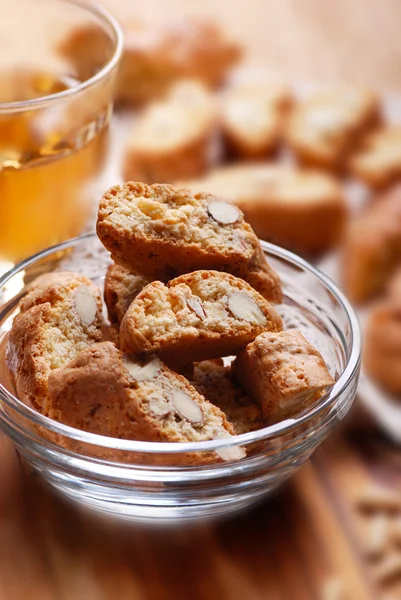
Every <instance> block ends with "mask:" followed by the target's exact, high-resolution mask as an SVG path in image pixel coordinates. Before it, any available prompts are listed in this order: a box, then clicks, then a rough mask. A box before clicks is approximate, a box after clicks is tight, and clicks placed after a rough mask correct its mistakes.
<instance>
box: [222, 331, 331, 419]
mask: <svg viewBox="0 0 401 600" xmlns="http://www.w3.org/2000/svg"><path fill="white" fill-rule="evenodd" d="M234 372H235V376H236V377H237V379H238V381H239V382H240V384H241V385H242V386H243V388H244V389H245V390H246V391H247V392H248V393H249V395H250V396H251V398H253V400H255V401H256V402H258V404H259V405H260V407H261V409H262V412H263V415H264V417H265V418H266V419H268V421H269V422H270V423H277V422H278V421H282V420H284V419H288V418H290V417H294V416H295V415H297V414H298V413H300V412H302V411H303V410H305V409H307V408H308V407H309V406H311V405H312V404H314V403H315V402H316V401H317V400H318V399H319V398H320V397H321V396H322V394H323V393H324V392H325V391H326V390H327V388H328V387H330V386H332V385H333V383H334V380H333V378H332V376H331V375H330V373H329V371H328V369H327V366H326V364H325V362H324V360H323V358H322V356H321V354H320V353H319V352H318V351H317V350H316V348H314V347H313V346H312V345H311V344H310V343H309V342H308V341H307V340H306V339H305V338H304V336H303V335H302V334H301V333H300V332H299V331H297V330H290V331H284V332H279V333H275V332H268V333H263V334H261V335H259V336H258V337H257V338H256V339H255V341H254V342H252V343H251V344H248V346H247V347H246V348H245V349H244V350H242V351H241V352H240V353H239V354H238V356H237V358H236V359H235V361H234Z"/></svg>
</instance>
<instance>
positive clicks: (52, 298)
mask: <svg viewBox="0 0 401 600" xmlns="http://www.w3.org/2000/svg"><path fill="white" fill-rule="evenodd" d="M37 283H38V285H37V287H35V284H31V288H32V289H31V291H30V292H29V293H28V294H27V295H26V296H25V297H24V298H23V299H22V301H21V303H20V311H21V312H20V313H19V314H18V315H17V316H16V317H15V318H14V321H13V324H12V328H11V331H10V334H9V340H8V347H7V364H8V367H9V369H10V372H11V375H12V377H13V380H14V384H15V387H16V390H17V393H18V397H19V399H20V400H22V401H23V402H25V403H26V404H28V405H29V406H32V407H34V408H36V409H37V410H39V411H40V412H42V413H45V414H47V411H48V406H47V386H48V378H49V375H50V373H51V371H52V370H54V369H57V368H59V367H61V366H63V365H64V364H66V363H67V362H68V361H69V360H71V359H73V358H74V357H75V356H76V355H77V354H78V352H80V351H81V350H84V349H85V348H87V347H88V346H90V345H91V344H94V343H95V342H99V341H101V339H102V331H101V326H102V299H101V295H100V291H99V290H98V288H97V287H96V286H95V285H94V284H93V283H92V282H91V281H90V280H89V279H87V278H86V277H83V276H81V275H76V274H74V273H60V274H57V276H56V275H55V276H54V277H47V278H40V279H39V281H38V282H37Z"/></svg>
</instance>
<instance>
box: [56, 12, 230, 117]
mask: <svg viewBox="0 0 401 600" xmlns="http://www.w3.org/2000/svg"><path fill="white" fill-rule="evenodd" d="M122 27H123V30H124V38H125V39H124V42H125V44H124V52H123V56H122V59H121V64H120V67H119V71H118V74H117V86H116V101H117V102H118V103H123V104H134V105H143V104H145V103H147V102H149V101H151V100H154V99H155V98H159V97H161V96H162V95H163V94H164V93H165V92H166V90H168V89H169V87H170V86H171V85H172V84H173V83H175V82H177V81H179V80H180V79H182V78H187V77H191V78H195V79H198V80H199V81H200V82H202V83H204V84H205V85H207V86H208V87H215V86H218V85H220V83H222V82H223V81H224V79H225V78H226V76H227V74H228V72H229V70H230V69H231V67H232V66H234V64H235V63H236V62H237V61H238V60H239V58H240V56H241V48H240V46H239V45H238V44H237V43H236V42H234V41H232V40H231V39H230V38H229V37H228V36H227V35H226V34H225V32H224V31H223V30H222V29H220V28H219V27H218V26H217V25H215V24H214V23H213V22H211V21H207V20H202V19H199V18H181V19H178V20H175V21H168V22H165V21H164V22H163V23H162V24H156V23H154V22H152V23H150V22H148V23H147V22H139V21H131V22H125V23H124V22H123V23H122ZM59 52H60V53H61V54H62V55H63V57H65V58H67V60H69V61H70V62H71V63H72V64H73V66H74V68H75V71H76V72H77V74H78V76H79V78H80V79H81V80H82V81H84V80H85V79H89V78H90V77H92V76H93V75H94V74H95V73H96V72H98V71H99V70H100V69H102V68H103V67H104V66H105V64H106V62H107V61H108V60H110V58H111V55H112V52H113V48H112V44H111V41H110V38H109V35H108V34H107V33H105V32H104V31H102V30H101V29H100V28H99V27H94V26H83V27H80V28H76V29H75V30H74V31H72V32H71V33H70V35H69V36H68V38H67V39H65V40H64V41H63V43H62V44H61V45H60V47H59Z"/></svg>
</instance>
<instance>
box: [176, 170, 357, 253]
mask: <svg viewBox="0 0 401 600" xmlns="http://www.w3.org/2000/svg"><path fill="white" fill-rule="evenodd" d="M181 185H182V187H186V188H189V189H190V190H191V191H192V192H193V193H194V194H195V193H197V192H200V191H201V190H202V191H203V192H207V193H211V194H215V195H216V196H218V197H221V198H225V199H226V200H230V201H231V202H233V203H234V204H235V205H236V206H238V208H240V209H241V211H242V212H243V213H244V218H245V219H246V220H247V221H248V223H250V225H251V226H252V228H253V230H254V231H255V233H256V235H257V236H258V237H259V238H260V239H262V240H268V241H270V242H273V243H275V244H278V245H279V246H284V247H285V248H289V249H291V250H295V251H296V252H300V253H302V254H308V255H310V254H318V253H322V252H324V251H326V250H328V249H329V248H331V247H332V246H334V245H335V244H336V243H338V241H339V240H340V239H341V236H342V234H343V231H344V227H345V224H346V219H347V205H346V199H345V195H344V192H343V190H342V188H341V186H340V184H339V183H338V181H337V180H336V179H335V178H334V177H332V176H331V175H329V174H328V173H323V172H319V171H313V170H310V169H300V168H296V167H288V166H284V165H276V164H257V163H250V164H246V165H244V164H242V165H241V164H238V165H233V166H228V167H219V168H217V169H215V170H214V171H212V172H210V173H208V174H207V175H206V176H205V177H204V178H201V179H198V180H194V181H187V182H181Z"/></svg>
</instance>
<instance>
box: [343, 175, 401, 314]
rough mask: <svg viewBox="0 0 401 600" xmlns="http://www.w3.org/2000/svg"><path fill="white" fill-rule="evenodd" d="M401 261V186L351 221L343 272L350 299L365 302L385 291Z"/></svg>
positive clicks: (345, 240) (347, 234)
mask: <svg viewBox="0 0 401 600" xmlns="http://www.w3.org/2000/svg"><path fill="white" fill-rule="evenodd" d="M400 264H401V186H397V187H396V188H394V189H392V190H391V191H389V192H388V193H387V194H385V195H383V196H382V197H380V198H378V199H377V201H375V202H374V203H373V204H371V205H370V206H368V208H367V209H366V210H365V211H364V212H363V213H362V214H361V215H360V216H358V217H356V218H355V219H354V221H352V222H351V223H350V226H349V227H348V230H347V232H346V235H345V238H344V244H343V248H342V256H341V268H342V271H341V275H342V281H343V285H344V289H345V292H346V294H347V295H348V297H349V298H350V300H352V302H355V303H358V304H359V303H362V302H365V301H367V300H369V299H371V298H373V297H374V296H376V295H377V294H379V293H380V292H382V291H383V290H384V288H385V286H386V284H387V282H388V281H389V279H390V277H391V276H392V274H393V273H394V271H395V270H396V269H397V267H398V266H399V265H400Z"/></svg>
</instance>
